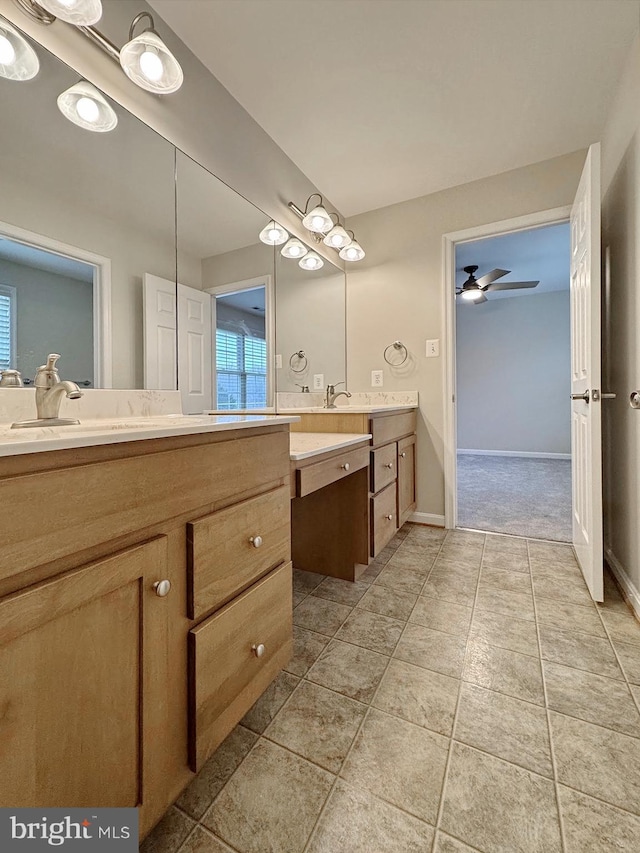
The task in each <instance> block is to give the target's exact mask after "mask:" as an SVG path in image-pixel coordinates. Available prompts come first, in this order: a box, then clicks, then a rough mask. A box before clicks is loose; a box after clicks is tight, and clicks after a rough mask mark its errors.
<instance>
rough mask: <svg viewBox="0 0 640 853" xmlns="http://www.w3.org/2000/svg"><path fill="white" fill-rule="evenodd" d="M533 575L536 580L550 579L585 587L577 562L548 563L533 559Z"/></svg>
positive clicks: (581, 587)
mask: <svg viewBox="0 0 640 853" xmlns="http://www.w3.org/2000/svg"><path fill="white" fill-rule="evenodd" d="M531 575H532V577H533V579H534V581H536V580H542V579H545V580H549V581H554V582H556V581H557V582H560V583H563V584H569V585H571V586H577V587H579V588H580V589H584V586H585V583H584V578H583V577H582V572H581V571H580V567H579V566H578V564H577V563H575V562H574V563H548V562H538V561H537V560H532V561H531Z"/></svg>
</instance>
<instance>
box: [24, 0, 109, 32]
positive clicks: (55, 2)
mask: <svg viewBox="0 0 640 853" xmlns="http://www.w3.org/2000/svg"><path fill="white" fill-rule="evenodd" d="M38 5H39V6H42V8H43V9H46V10H47V12H51V14H52V15H55V17H56V18H59V19H60V20H61V21H66V22H67V24H73V25H74V26H76V27H90V26H91V25H92V24H97V23H98V21H99V20H100V18H101V17H102V3H101V0H38Z"/></svg>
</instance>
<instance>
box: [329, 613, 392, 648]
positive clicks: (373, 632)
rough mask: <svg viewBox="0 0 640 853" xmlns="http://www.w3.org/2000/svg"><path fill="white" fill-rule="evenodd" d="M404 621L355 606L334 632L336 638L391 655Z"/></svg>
mask: <svg viewBox="0 0 640 853" xmlns="http://www.w3.org/2000/svg"><path fill="white" fill-rule="evenodd" d="M404 625H405V623H404V622H400V621H399V620H398V619H390V618H389V617H388V616H381V615H380V614H379V613H372V612H371V611H370V610H362V609H359V608H356V609H355V610H354V611H353V612H352V613H351V616H349V617H348V619H347V621H346V622H345V623H344V625H343V626H342V628H340V630H339V631H338V633H337V634H336V639H337V640H344V642H346V643H354V644H355V645H356V646H363V648H365V649H371V650H372V651H374V652H379V653H380V654H382V655H391V654H393V650H394V649H395V647H396V643H397V642H398V640H399V639H400V635H401V634H402V631H403V629H404Z"/></svg>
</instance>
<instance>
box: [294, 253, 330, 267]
mask: <svg viewBox="0 0 640 853" xmlns="http://www.w3.org/2000/svg"><path fill="white" fill-rule="evenodd" d="M298 266H300V267H302V269H303V270H319V269H321V268H322V267H323V266H324V261H323V260H322V258H321V257H320V255H318V254H316V253H315V252H307V254H306V255H305V256H304V258H301V259H300V260H299V261H298Z"/></svg>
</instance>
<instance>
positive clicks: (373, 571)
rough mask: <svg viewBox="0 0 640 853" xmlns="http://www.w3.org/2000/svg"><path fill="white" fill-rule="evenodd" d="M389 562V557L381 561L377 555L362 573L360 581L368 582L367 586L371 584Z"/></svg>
mask: <svg viewBox="0 0 640 853" xmlns="http://www.w3.org/2000/svg"><path fill="white" fill-rule="evenodd" d="M388 562H389V559H388V558H387V559H386V560H382V561H380V560H379V559H378V557H376V559H375V560H373V561H372V562H371V563H369V566H368V568H367V569H366V570H365V571H364V572H363V573H362V574H361V575H360V577H359V578H358V583H366V584H367V586H370V585H371V584H372V583H373V582H374V580H375V579H376V578H377V577H378V575H379V574H380V572H381V571H382V570H383V569H384V567H385V566H386V565H387V563H388Z"/></svg>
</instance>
